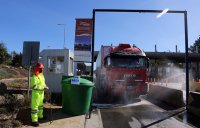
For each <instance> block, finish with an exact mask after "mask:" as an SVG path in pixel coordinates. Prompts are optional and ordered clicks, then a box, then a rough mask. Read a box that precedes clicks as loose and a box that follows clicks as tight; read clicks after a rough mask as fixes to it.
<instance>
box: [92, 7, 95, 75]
mask: <svg viewBox="0 0 200 128" xmlns="http://www.w3.org/2000/svg"><path fill="white" fill-rule="evenodd" d="M92 22H93V23H92V66H91V76H92V77H93V68H94V35H95V34H94V29H95V10H93V18H92Z"/></svg>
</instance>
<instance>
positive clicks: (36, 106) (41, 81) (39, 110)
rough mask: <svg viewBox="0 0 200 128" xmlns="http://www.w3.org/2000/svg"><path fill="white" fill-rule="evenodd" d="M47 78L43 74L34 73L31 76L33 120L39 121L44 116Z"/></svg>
mask: <svg viewBox="0 0 200 128" xmlns="http://www.w3.org/2000/svg"><path fill="white" fill-rule="evenodd" d="M45 86H46V84H45V78H44V75H43V74H39V75H38V76H36V75H33V76H32V78H31V89H32V96H31V119H32V122H38V118H43V99H44V88H45Z"/></svg>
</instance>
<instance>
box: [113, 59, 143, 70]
mask: <svg viewBox="0 0 200 128" xmlns="http://www.w3.org/2000/svg"><path fill="white" fill-rule="evenodd" d="M110 59H111V63H110V66H112V67H120V68H145V67H147V60H146V59H145V58H144V57H121V58H119V57H111V58H110Z"/></svg>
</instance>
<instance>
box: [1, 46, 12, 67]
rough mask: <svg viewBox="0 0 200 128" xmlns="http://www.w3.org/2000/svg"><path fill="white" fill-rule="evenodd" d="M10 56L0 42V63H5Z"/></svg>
mask: <svg viewBox="0 0 200 128" xmlns="http://www.w3.org/2000/svg"><path fill="white" fill-rule="evenodd" d="M10 58H11V56H10V54H9V53H8V50H7V48H6V46H5V44H4V43H3V42H0V64H2V63H7V62H8V61H9V59H10Z"/></svg>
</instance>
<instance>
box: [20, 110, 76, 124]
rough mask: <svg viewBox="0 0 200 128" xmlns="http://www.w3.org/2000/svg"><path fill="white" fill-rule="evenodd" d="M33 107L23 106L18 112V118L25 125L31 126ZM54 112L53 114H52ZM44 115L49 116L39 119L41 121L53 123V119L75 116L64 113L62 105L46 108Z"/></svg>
mask: <svg viewBox="0 0 200 128" xmlns="http://www.w3.org/2000/svg"><path fill="white" fill-rule="evenodd" d="M30 113H31V109H30V108H21V109H20V110H19V112H18V114H17V118H16V119H17V120H19V121H20V122H21V123H22V124H23V125H26V126H31V114H30ZM51 113H52V114H51ZM44 116H46V117H47V119H45V120H41V121H40V120H39V123H41V124H42V123H47V122H49V123H51V122H52V121H55V120H59V119H64V118H71V117H73V116H70V115H67V114H64V113H63V112H62V108H61V107H57V108H52V109H50V108H44Z"/></svg>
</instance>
